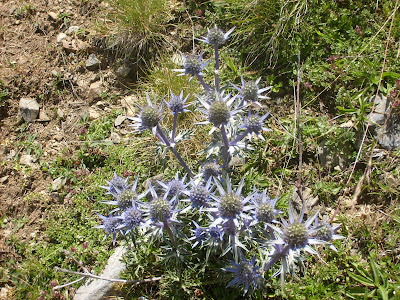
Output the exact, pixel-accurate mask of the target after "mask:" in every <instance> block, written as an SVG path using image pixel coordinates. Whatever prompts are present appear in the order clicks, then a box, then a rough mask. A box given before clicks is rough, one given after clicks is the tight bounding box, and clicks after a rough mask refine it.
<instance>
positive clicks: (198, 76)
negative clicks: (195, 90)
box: [196, 74, 210, 93]
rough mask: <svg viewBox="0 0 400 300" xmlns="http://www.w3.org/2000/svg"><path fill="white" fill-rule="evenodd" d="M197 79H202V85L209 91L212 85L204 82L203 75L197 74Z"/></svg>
mask: <svg viewBox="0 0 400 300" xmlns="http://www.w3.org/2000/svg"><path fill="white" fill-rule="evenodd" d="M196 76H197V79H198V80H199V81H200V83H201V85H202V86H203V88H204V90H205V91H206V92H207V93H208V92H209V91H210V87H209V86H208V85H207V83H205V82H204V79H203V76H201V75H199V74H196Z"/></svg>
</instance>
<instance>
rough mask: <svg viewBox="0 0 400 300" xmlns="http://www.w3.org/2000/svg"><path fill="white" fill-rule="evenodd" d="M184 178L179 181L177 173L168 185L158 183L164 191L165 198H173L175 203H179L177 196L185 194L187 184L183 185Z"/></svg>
mask: <svg viewBox="0 0 400 300" xmlns="http://www.w3.org/2000/svg"><path fill="white" fill-rule="evenodd" d="M186 176H187V175H184V176H183V178H182V179H179V173H178V172H177V173H176V174H175V178H174V179H172V180H170V181H169V182H168V183H166V184H165V183H164V182H162V181H158V183H159V184H160V185H161V187H162V188H163V189H164V191H165V194H166V195H167V197H169V198H172V197H175V198H176V201H179V196H180V195H181V194H182V193H185V191H186V188H187V186H188V184H189V183H185V180H186Z"/></svg>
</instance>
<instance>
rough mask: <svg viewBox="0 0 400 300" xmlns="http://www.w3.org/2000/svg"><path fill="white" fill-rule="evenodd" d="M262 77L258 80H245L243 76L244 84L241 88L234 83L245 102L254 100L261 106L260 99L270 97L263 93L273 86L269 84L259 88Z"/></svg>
mask: <svg viewBox="0 0 400 300" xmlns="http://www.w3.org/2000/svg"><path fill="white" fill-rule="evenodd" d="M260 80H261V77H260V78H258V79H257V80H256V81H252V80H250V81H247V82H245V81H244V80H243V77H242V86H241V87H240V88H239V87H237V86H236V85H234V84H233V86H234V87H235V88H236V89H237V90H238V91H239V93H240V97H241V98H242V99H243V102H244V103H248V102H253V103H255V104H257V105H258V106H261V104H260V102H258V100H259V99H269V97H267V96H262V95H261V94H262V93H264V92H266V91H268V90H270V89H271V88H272V86H267V87H265V88H262V89H260V88H258V84H259V83H260Z"/></svg>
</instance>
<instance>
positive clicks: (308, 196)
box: [292, 187, 319, 210]
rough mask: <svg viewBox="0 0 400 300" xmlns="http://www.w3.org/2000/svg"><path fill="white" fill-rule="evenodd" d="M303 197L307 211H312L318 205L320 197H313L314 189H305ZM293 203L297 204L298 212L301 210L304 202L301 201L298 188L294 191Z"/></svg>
mask: <svg viewBox="0 0 400 300" xmlns="http://www.w3.org/2000/svg"><path fill="white" fill-rule="evenodd" d="M302 196H303V199H304V201H305V202H306V206H307V209H311V208H313V207H314V206H316V205H317V204H318V201H319V197H318V196H315V197H313V195H312V189H310V188H308V187H306V188H303V190H302ZM292 201H293V203H294V204H295V206H296V208H297V209H298V210H301V207H302V205H303V202H302V201H301V199H300V196H299V194H298V193H297V187H295V188H294V190H293V195H292Z"/></svg>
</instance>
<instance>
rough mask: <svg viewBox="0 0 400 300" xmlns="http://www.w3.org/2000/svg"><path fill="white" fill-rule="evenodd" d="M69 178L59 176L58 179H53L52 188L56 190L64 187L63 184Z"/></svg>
mask: <svg viewBox="0 0 400 300" xmlns="http://www.w3.org/2000/svg"><path fill="white" fill-rule="evenodd" d="M66 181H67V180H66V179H65V178H64V177H58V178H56V179H54V180H53V182H52V183H51V190H52V191H53V192H54V191H58V190H59V189H61V188H62V186H63V185H64V184H65V182H66Z"/></svg>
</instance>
